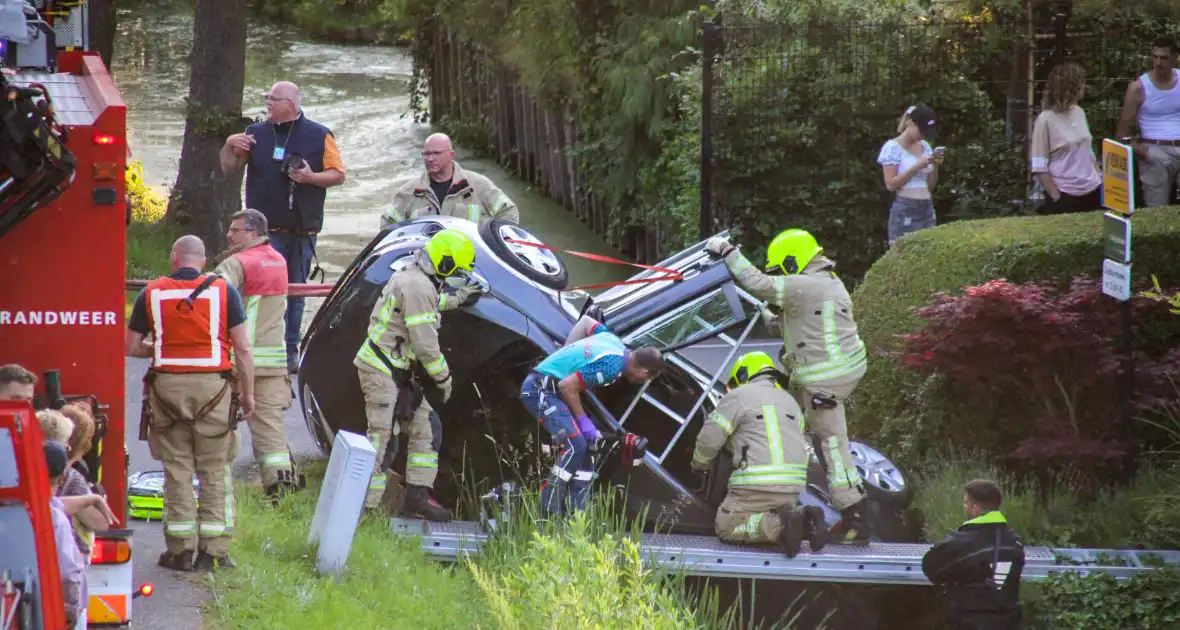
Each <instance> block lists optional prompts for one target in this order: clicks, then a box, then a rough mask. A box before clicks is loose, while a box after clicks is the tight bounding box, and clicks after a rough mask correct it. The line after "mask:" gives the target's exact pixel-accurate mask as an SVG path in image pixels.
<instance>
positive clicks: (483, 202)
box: [381, 133, 520, 229]
mask: <svg viewBox="0 0 1180 630" xmlns="http://www.w3.org/2000/svg"><path fill="white" fill-rule="evenodd" d="M422 158H423V161H424V162H425V166H426V172H425V173H423V174H422V175H421V176H420V177H418V178H417V179H415V180H412V181H410V182H409V183H408V184H406V185H404V186H402V187H401V188H399V189H398V191H397V193H396V194H395V195H394V197H393V207H391V208H390V209H389V210H387V211H386V212H385V214H383V215H381V228H382V229H385V227H386V226H389V225H392V224H394V223H400V222H402V221H406V220H408V219H414V218H417V217H421V216H427V215H432V214H436V215H447V216H452V217H459V218H461V219H467V220H468V221H471V222H473V223H480V224H482V223H486V222H488V221H491V220H492V219H500V220H501V221H504V222H507V223H512V224H513V225H515V224H518V223H520V211H518V210H517V209H516V204H514V203H512V200H511V199H509V198H508V195H505V194H504V193H503V192H502V191H501V190H500V189H499V188H497V187H496V185H495V184H493V183H492V180H490V179H488V178H486V177H484V176H483V175H480V174H479V173H476V172H474V171H467V170H463V169H462V168H461V167H460V166H459V164H458V162H455V151H454V150H453V149H452V148H451V139H450V138H448V137H447V136H446V134H441V133H436V134H432V135H431V136H430V137H429V138H427V139H426V143H425V145H424V146H423V147H422Z"/></svg>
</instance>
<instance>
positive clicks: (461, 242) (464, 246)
mask: <svg viewBox="0 0 1180 630" xmlns="http://www.w3.org/2000/svg"><path fill="white" fill-rule="evenodd" d="M426 253H427V254H428V255H429V256H430V263H431V264H432V265H434V271H435V273H437V274H438V275H440V276H442V277H444V278H445V277H447V276H450V275H451V274H453V273H455V270H456V269H464V270H467V271H471V268H472V266H473V264H474V263H475V244H474V243H472V242H471V239H469V238H467V235H465V234H463V233H462V232H460V231H458V230H450V229H448V230H443V231H441V232H439V233H437V234H435V235H434V236H432V237H430V240H429V241H427V242H426Z"/></svg>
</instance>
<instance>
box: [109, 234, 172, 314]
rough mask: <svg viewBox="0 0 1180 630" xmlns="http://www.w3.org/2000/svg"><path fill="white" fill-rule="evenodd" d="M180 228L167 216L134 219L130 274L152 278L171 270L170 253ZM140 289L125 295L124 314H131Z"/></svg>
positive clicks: (129, 239)
mask: <svg viewBox="0 0 1180 630" xmlns="http://www.w3.org/2000/svg"><path fill="white" fill-rule="evenodd" d="M178 236H179V235H178V234H177V233H176V231H175V230H174V229H173V228H171V226H168V225H166V224H165V223H164V221H163V220H159V221H156V222H154V223H140V222H138V221H132V222H131V225H129V226H128V227H127V278H129V279H134V280H151V279H153V278H158V277H160V276H166V275H168V274H169V273H171V271H172V270H171V269H170V268H169V262H168V255H169V252H171V251H172V243H173V242H175V241H176V239H177V238H178ZM137 295H139V291H138V290H137V291H127V292H126V294H125V295H124V300H123V308H124V311H125V312H124V315H126V316H127V317H130V316H131V305H132V304H134V303H135V297H136V296H137Z"/></svg>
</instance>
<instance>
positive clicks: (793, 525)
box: [778, 505, 803, 558]
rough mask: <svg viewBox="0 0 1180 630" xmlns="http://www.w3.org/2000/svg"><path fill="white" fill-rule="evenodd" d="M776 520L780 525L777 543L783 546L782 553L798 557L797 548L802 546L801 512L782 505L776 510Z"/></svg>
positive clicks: (798, 509)
mask: <svg viewBox="0 0 1180 630" xmlns="http://www.w3.org/2000/svg"><path fill="white" fill-rule="evenodd" d="M778 520H779V522H780V523H782V529H781V530H780V531H779V534H778V542H779V544H781V545H782V546H783V553H785V554H787V557H788V558H794V557H795V556H797V555H799V547H801V546H803V510H802V509H801V508H797V507H788V506H785V505H784V506H782V507H780V508H779V509H778Z"/></svg>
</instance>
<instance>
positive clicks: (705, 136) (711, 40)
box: [700, 21, 721, 240]
mask: <svg viewBox="0 0 1180 630" xmlns="http://www.w3.org/2000/svg"><path fill="white" fill-rule="evenodd" d="M720 35H721V27H720V26H718V25H717V24H714V23H713V22H711V21H706V22H705V23H704V25H703V29H702V32H701V56H702V60H701V185H700V192H701V213H700V214H701V216H700V219H701V225H700V240H704V239H706V238H709V236H711V235H712V234H713V59H714V57H715V56H716V55H717V39H718V38H719V37H720Z"/></svg>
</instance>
